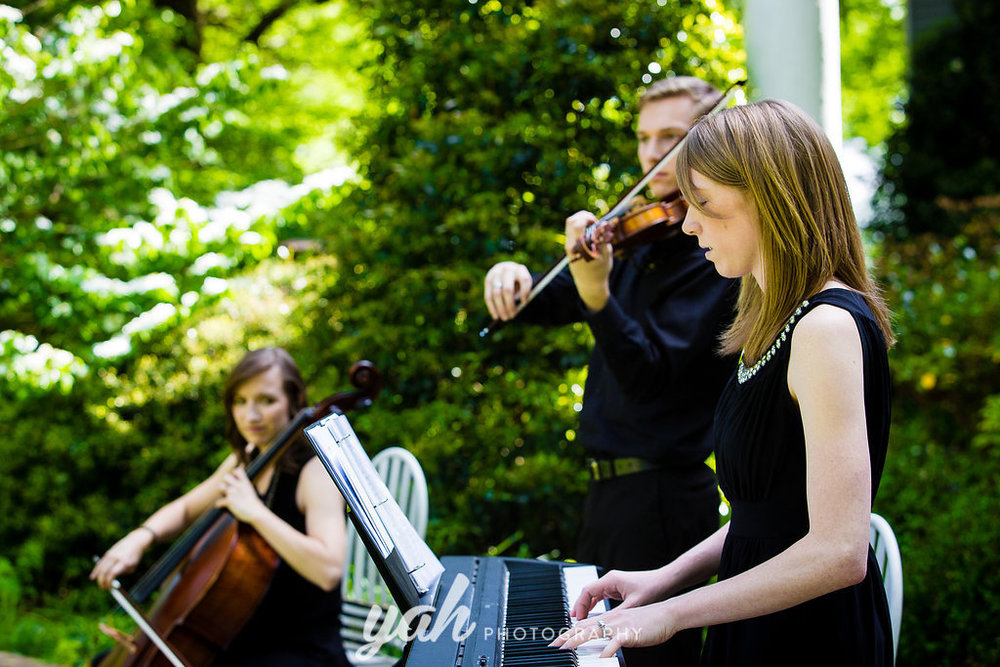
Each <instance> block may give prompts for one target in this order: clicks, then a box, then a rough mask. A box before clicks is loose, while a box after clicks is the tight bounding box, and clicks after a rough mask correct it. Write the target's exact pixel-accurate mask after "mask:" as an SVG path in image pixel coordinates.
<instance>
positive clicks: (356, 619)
mask: <svg viewBox="0 0 1000 667" xmlns="http://www.w3.org/2000/svg"><path fill="white" fill-rule="evenodd" d="M372 464H373V465H374V466H375V470H376V472H378V475H379V477H380V478H381V479H382V481H383V482H385V485H386V487H387V488H388V489H389V493H390V494H391V495H392V497H393V499H395V501H396V502H397V503H398V504H399V507H400V509H401V510H403V514H405V515H406V518H407V519H409V521H410V523H411V524H413V527H414V528H415V529H416V531H417V534H418V535H420V537H424V535H425V534H426V532H427V515H428V497H427V480H426V479H425V478H424V471H423V468H421V467H420V462H419V461H417V458H416V457H415V456H414V455H413V454H411V453H410V452H409V451H407V450H405V449H403V448H402V447H389V448H387V449H383V450H382V451H381V452H379V453H378V454H376V455H375V457H374V458H372ZM340 590H341V595H342V596H343V599H344V601H343V606H342V609H341V614H340V623H341V636H342V638H343V641H344V648H345V649H347V652H348V657H352V654H353V653H354V651H355V650H357V649H358V648H360V647H361V646H363V645H365V644H366V643H367V642H366V641H365V639H364V627H365V621H366V620H367V618H368V615H369V613H370V612H371V610H372V608H381V610H382V611H381V618H380V620H379V623H381V621H382V620H383V619H385V617H386V614H387V613H388V611H389V609H390V608H393V607H395V606H396V605H395V603H394V602H393V600H392V596H391V595H390V593H389V589H388V587H387V586H386V584H385V581H383V580H382V576H381V575H380V574H379V573H378V569H377V568H376V567H375V563H374V562H373V561H372V559H371V557H370V556H369V555H368V551H367V550H366V549H365V545H364V543H363V542H362V541H361V538H360V537H358V533H357V530H355V528H354V524H353V523H348V525H347V562H346V564H345V568H344V575H343V577H342V579H341V588H340ZM396 618H397V622H398V618H399V617H398V616H397V617H396ZM402 647H403V643H402V641H399V640H397V639H394V640H393V641H392V642H390V643H389V644H388V645H387V646H386V647H385V648H384V649H383V650H384V651H386V652H388V653H389V654H390V656H397V655H398V654H401V651H402ZM394 661H395V657H391V659H389V660H387V664H392V663H393V662H394ZM364 664H367V665H376V664H379V663H378V662H377V661H376V662H370V661H366V662H365V663H364Z"/></svg>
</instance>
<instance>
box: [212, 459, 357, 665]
mask: <svg viewBox="0 0 1000 667" xmlns="http://www.w3.org/2000/svg"><path fill="white" fill-rule="evenodd" d="M298 483H299V473H294V474H292V473H287V472H282V471H280V470H279V471H277V472H276V473H275V475H274V479H273V481H272V486H271V488H269V489H268V493H267V495H268V497H269V503H268V504H269V506H270V508H271V510H272V511H273V512H274V513H275V514H277V515H278V516H279V517H281V518H282V519H284V520H285V521H286V522H288V524H289V525H291V526H292V527H293V528H295V529H296V530H299V531H302V532H305V516H304V515H303V514H302V513H301V512H300V511H299V508H298V506H297V505H296V503H295V489H296V487H297V486H298ZM340 606H341V598H340V587H339V586H337V587H335V588H334V589H333V590H332V591H329V592H326V591H324V590H323V589H321V588H320V587H318V586H316V585H315V584H313V583H312V582H310V581H308V580H307V579H305V578H303V577H302V576H301V575H300V574H299V573H298V572H296V571H295V570H294V569H292V568H291V567H290V566H289V565H288V564H287V563H285V562H282V563H281V565H279V566H278V569H277V571H276V572H275V574H274V580H273V581H272V582H271V586H270V588H268V591H267V593H266V595H265V596H264V599H263V600H262V601H261V603H260V606H259V607H258V608H257V612H256V613H255V614H254V616H253V618H252V619H250V622H249V623H247V625H246V627H244V628H243V630H242V631H241V632H240V634H239V635H237V637H236V639H234V640H233V642H232V643H231V644H230V645H229V648H228V649H227V650H226V652H225V653H223V654H221V655H220V656H219V657H218V658H216V660H215V661H214V662H213V663H212V664H213V665H214V666H216V667H218V666H220V665H225V666H227V667H228V666H230V665H232V666H236V665H240V666H241V667H250V666H253V667H264V666H268V667H285V666H286V665H287V666H289V667H312V666H319V665H326V666H327V667H350V663H349V662H348V660H347V655H346V654H345V652H344V646H343V644H342V642H341V639H340Z"/></svg>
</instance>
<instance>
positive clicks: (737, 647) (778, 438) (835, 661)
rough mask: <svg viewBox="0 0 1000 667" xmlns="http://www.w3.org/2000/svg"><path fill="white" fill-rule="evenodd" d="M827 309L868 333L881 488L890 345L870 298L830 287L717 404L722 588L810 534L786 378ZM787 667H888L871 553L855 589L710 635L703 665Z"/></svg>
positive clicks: (885, 617) (874, 454) (872, 444)
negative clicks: (811, 314)
mask: <svg viewBox="0 0 1000 667" xmlns="http://www.w3.org/2000/svg"><path fill="white" fill-rule="evenodd" d="M820 304H832V305H834V306H837V307H838V308H843V309H844V310H846V311H848V312H849V313H851V315H853V317H854V321H855V323H856V324H857V327H858V331H859V333H860V335H861V345H862V352H863V359H864V387H865V414H866V418H867V422H868V423H867V426H868V450H869V455H870V457H871V471H872V499H874V498H875V493H876V491H877V490H878V485H879V480H880V478H881V475H882V466H883V464H884V463H885V454H886V446H887V442H888V436H889V407H890V406H889V404H890V400H891V385H890V380H889V367H888V357H887V354H886V347H885V340H884V338H883V336H882V332H881V330H880V329H879V327H878V325H877V324H876V322H875V320H874V319H873V317H872V314H871V310H870V309H869V308H868V305H867V304H866V303H865V300H864V298H862V297H861V296H860V295H858V294H856V293H854V292H851V291H849V290H846V289H830V290H826V291H824V292H821V293H820V294H817V295H816V296H815V297H813V298H810V299H808V300H807V301H806V302H804V303H803V304H802V306H801V307H800V308H799V309H798V310H797V311H796V313H795V314H794V315H793V316H792V318H791V319H790V320H789V322H788V325H787V326H786V327H785V328H784V331H783V333H782V334H781V336H780V337H779V338H778V340H776V341H775V343H774V344H773V345H772V347H771V349H770V351H769V352H768V353H767V354H766V355H765V357H764V358H763V360H762V363H760V364H757V365H756V366H753V367H751V368H744V367H743V365H742V364H740V367H739V369H738V371H737V373H736V374H735V375H734V376H733V377H732V378H731V379H730V381H729V384H728V385H727V386H726V389H725V391H724V392H723V394H722V397H721V398H720V401H719V404H718V407H717V409H716V419H715V434H716V464H717V470H718V476H719V485H720V486H721V488H722V490H723V492H724V493H725V494H726V496H727V498H728V499H729V501H730V503H731V504H732V518H731V521H730V525H729V535H728V537H727V538H726V542H725V545H724V546H723V550H722V560H721V563H720V566H719V580H723V579H728V578H730V577H733V576H735V575H737V574H740V573H741V572H744V571H746V570H748V569H750V568H752V567H754V566H756V565H758V564H760V563H762V562H764V561H766V560H768V559H769V558H772V557H774V556H776V555H777V554H779V553H780V552H782V551H784V550H785V549H786V548H788V547H789V546H791V545H792V544H793V543H794V542H796V541H797V540H799V539H800V538H802V537H803V536H804V535H805V534H806V533H807V532H808V529H809V515H808V509H807V505H806V459H805V437H804V435H803V431H802V421H801V415H800V413H799V410H798V407H797V406H796V405H795V403H794V402H793V401H792V398H791V396H790V395H789V392H788V379H787V375H788V359H789V354H790V348H791V333H792V330H793V328H794V326H795V321H796V320H797V319H798V318H801V317H802V316H803V315H805V313H806V312H808V311H809V310H811V309H812V308H814V307H815V306H818V305H820ZM784 664H804V665H811V666H815V665H830V666H831V667H832V666H834V665H836V666H837V667H847V666H850V667H861V666H865V665H875V666H882V665H884V666H886V667H891V665H892V638H891V633H890V626H889V610H888V605H887V603H886V597H885V591H884V589H883V587H882V579H881V575H880V573H879V568H878V564H877V563H876V561H875V556H874V554H873V553H872V550H871V548H869V550H868V574H867V576H866V577H865V579H864V581H862V582H861V583H859V584H857V585H855V586H851V587H848V588H845V589H841V590H839V591H834V592H833V593H829V594H827V595H824V596H821V597H819V598H816V599H813V600H810V601H808V602H805V603H803V604H801V605H798V606H796V607H792V608H790V609H786V610H784V611H781V612H777V613H774V614H768V615H766V616H761V617H758V618H752V619H747V620H743V621H737V622H734V623H726V624H721V625H716V626H712V627H710V628H709V629H708V635H707V638H706V643H705V649H704V652H703V653H702V665H703V666H711V667H715V666H719V665H739V666H740V667H751V666H755V665H761V666H763V665H768V666H772V665H784Z"/></svg>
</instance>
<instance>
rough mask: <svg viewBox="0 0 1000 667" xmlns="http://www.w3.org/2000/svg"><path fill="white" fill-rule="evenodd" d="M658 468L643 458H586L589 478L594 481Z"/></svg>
mask: <svg viewBox="0 0 1000 667" xmlns="http://www.w3.org/2000/svg"><path fill="white" fill-rule="evenodd" d="M659 469H660V466H659V465H657V464H655V463H652V462H650V461H647V460H645V459H587V470H589V471H590V479H592V480H594V481H595V482H599V481H601V480H604V479H613V478H615V477H621V476H623V475H631V474H633V473H637V472H646V471H647V470H659Z"/></svg>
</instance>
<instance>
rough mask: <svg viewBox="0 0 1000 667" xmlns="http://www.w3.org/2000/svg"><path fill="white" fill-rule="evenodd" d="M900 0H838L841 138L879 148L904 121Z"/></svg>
mask: <svg viewBox="0 0 1000 667" xmlns="http://www.w3.org/2000/svg"><path fill="white" fill-rule="evenodd" d="M905 5H906V3H905V2H904V0H840V54H841V63H842V69H841V83H842V95H843V115H844V136H845V137H861V138H863V139H864V140H865V142H866V143H867V144H868V145H869V146H879V145H881V144H883V143H884V142H885V141H886V140H887V139H888V138H889V136H890V135H891V134H892V132H893V130H894V128H895V125H897V124H898V123H900V122H901V121H902V120H903V118H904V116H903V113H902V109H901V108H900V107H901V106H902V103H903V97H904V92H905V84H906V81H905V77H906V68H907V64H908V62H907V49H906V31H905V30H904V26H903V21H904V18H905V13H906V12H905Z"/></svg>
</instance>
